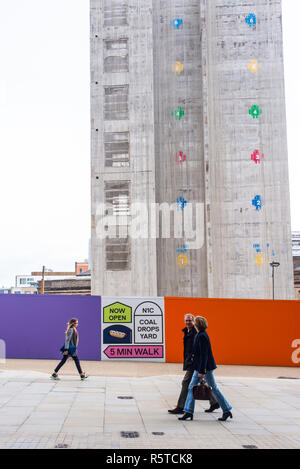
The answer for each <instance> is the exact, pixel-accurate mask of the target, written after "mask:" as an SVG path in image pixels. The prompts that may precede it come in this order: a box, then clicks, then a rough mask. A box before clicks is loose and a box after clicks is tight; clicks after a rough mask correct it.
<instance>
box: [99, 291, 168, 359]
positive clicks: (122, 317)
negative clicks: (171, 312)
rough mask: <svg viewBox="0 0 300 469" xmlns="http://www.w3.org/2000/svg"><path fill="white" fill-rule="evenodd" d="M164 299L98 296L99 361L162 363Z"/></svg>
mask: <svg viewBox="0 0 300 469" xmlns="http://www.w3.org/2000/svg"><path fill="white" fill-rule="evenodd" d="M164 306H165V302H164V298H162V297H155V298H140V297H122V298H118V297H107V296H104V297H103V296H102V297H101V324H102V327H101V360H110V361H112V360H122V361H151V362H165V324H164Z"/></svg>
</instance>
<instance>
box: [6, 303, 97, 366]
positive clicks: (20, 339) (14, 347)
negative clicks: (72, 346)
mask: <svg viewBox="0 0 300 469" xmlns="http://www.w3.org/2000/svg"><path fill="white" fill-rule="evenodd" d="M73 317H75V318H78V320H79V326H78V333H79V344H78V357H79V358H80V359H81V360H100V357H101V343H100V340H101V330H100V328H101V297H100V296H75V295H74V296H67V295H53V296H52V295H51V296H50V295H0V320H1V322H0V339H2V340H4V341H5V343H6V358H32V359H60V358H61V353H60V351H59V349H60V347H61V346H62V345H63V343H64V339H65V334H64V332H65V330H66V327H67V322H68V321H69V319H71V318H73Z"/></svg>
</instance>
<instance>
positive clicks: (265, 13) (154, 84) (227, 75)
mask: <svg viewBox="0 0 300 469" xmlns="http://www.w3.org/2000/svg"><path fill="white" fill-rule="evenodd" d="M126 3H127V4H128V9H127V13H126V14H127V18H128V22H127V24H122V23H124V22H123V20H122V18H123V17H122V15H124V14H125V13H124V12H125V10H126ZM110 4H111V5H118V6H119V12H120V24H119V25H118V26H108V24H109V20H108V19H107V18H108V17H109V14H110V13H109V8H110V7H109V5H110ZM107 5H108V7H107ZM104 7H105V9H104ZM251 14H252V15H255V17H254V16H253V18H255V20H256V22H257V23H256V25H255V27H254V23H250V22H248V23H247V22H246V21H245V19H246V18H247V17H248V15H251ZM176 18H177V19H179V20H182V25H181V27H179V25H178V24H177V25H176V24H175V23H174V20H175V19H176ZM250 18H251V17H249V19H250ZM104 24H106V26H104ZM96 36H97V37H96ZM119 38H123V39H126V38H128V45H129V60H128V64H129V71H128V72H126V71H123V72H120V73H104V70H103V60H104V47H103V41H104V40H105V39H111V40H113V39H119ZM91 47H92V50H91V81H92V85H91V90H92V91H91V93H92V95H91V101H92V110H91V114H92V129H91V132H92V259H93V273H92V293H93V294H104V295H156V294H158V295H162V296H163V295H173V296H195V297H202V296H203V297H206V296H208V297H216V298H218V297H224V298H271V295H272V280H271V273H272V270H271V267H270V265H269V263H270V262H271V261H272V260H276V261H279V262H280V264H281V265H280V267H279V268H278V269H277V270H276V289H275V296H276V298H281V299H292V298H293V270H292V254H291V230H290V210H289V181H288V161H287V139H286V118H285V97H284V76H283V72H284V70H283V53H282V47H283V46H282V24H281V1H280V0H226V1H225V0H189V1H187V0H185V1H183V0H143V1H142V0H128V1H127V0H118V1H114V2H108V1H107V0H91ZM106 54H107V52H106ZM105 57H106V55H105ZM111 60H112V62H113V63H115V62H114V60H115V59H111ZM176 62H178V63H177V69H176V68H174V66H175V64H176ZM172 66H173V69H172ZM181 66H183V68H180V67H181ZM122 67H125V68H126V59H122ZM178 67H179V68H178ZM254 72H255V73H254ZM96 82H97V84H96ZM124 84H127V85H128V86H129V101H128V104H129V118H128V119H127V120H126V119H121V120H108V119H106V120H104V119H103V115H104V111H105V109H106V108H105V103H104V87H105V86H112V85H124ZM254 105H256V106H258V108H259V110H261V111H262V114H261V115H259V117H258V118H255V119H254V118H253V117H252V115H251V114H249V110H250V109H251V108H252V106H254ZM178 107H181V108H182V109H183V110H184V116H183V117H182V118H181V119H180V120H179V119H177V120H176V119H175V116H174V114H173V115H172V112H174V111H175V110H176V109H177V108H178ZM105 112H106V111H105ZM120 115H121V114H120ZM96 129H98V131H96ZM126 131H128V132H129V133H130V166H127V167H122V168H111V167H106V166H105V164H104V159H105V158H104V141H103V135H104V133H105V132H126ZM255 151H259V152H260V153H259V154H260V155H264V157H263V159H262V160H261V161H260V163H259V164H256V162H255V161H253V159H251V155H254V154H255V153H254V152H255ZM179 152H182V155H184V158H185V160H184V161H181V162H179V161H178V160H177V161H176V154H177V155H178V154H179ZM117 180H120V181H129V182H130V200H131V202H134V201H139V202H143V201H145V202H146V204H148V205H149V204H150V203H152V202H154V201H155V202H157V203H163V202H167V203H169V204H172V203H173V204H175V207H176V201H177V198H179V197H182V198H184V200H185V201H186V202H187V203H188V204H189V203H191V202H200V203H203V204H204V207H205V226H204V231H205V238H204V245H203V247H202V248H200V249H196V250H195V249H190V247H189V243H188V241H186V239H184V238H181V239H159V240H158V241H157V242H156V241H155V240H153V239H149V240H137V241H135V240H134V241H131V250H130V265H131V267H130V269H129V270H127V271H119V272H112V271H107V270H106V269H105V243H104V242H103V241H101V240H97V237H96V225H97V217H96V212H97V204H98V203H99V202H101V201H103V200H104V186H105V183H106V182H107V181H117ZM256 196H259V197H260V198H261V201H262V204H263V205H262V208H261V209H260V210H256V207H255V206H254V205H253V204H252V201H254V200H255V197H256ZM175 210H176V208H175ZM182 245H185V247H184V249H185V250H186V252H185V253H184V254H183V253H180V252H178V251H180V248H181V247H182ZM180 254H183V259H184V262H186V265H184V266H182V265H181V266H180V265H179V256H180Z"/></svg>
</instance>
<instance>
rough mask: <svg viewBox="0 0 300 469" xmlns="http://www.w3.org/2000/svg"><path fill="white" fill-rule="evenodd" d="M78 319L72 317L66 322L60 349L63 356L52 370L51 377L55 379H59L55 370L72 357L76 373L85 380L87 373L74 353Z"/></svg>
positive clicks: (76, 343) (76, 341) (76, 342)
mask: <svg viewBox="0 0 300 469" xmlns="http://www.w3.org/2000/svg"><path fill="white" fill-rule="evenodd" d="M77 327H78V319H76V318H72V319H70V321H69V322H68V323H67V330H66V332H65V334H66V339H65V343H64V345H63V346H62V347H61V349H60V351H61V352H62V353H63V358H62V360H61V361H60V362H59V364H58V365H57V367H56V368H55V370H54V373H52V375H51V378H52V379H55V380H59V377H58V375H57V372H58V371H59V370H60V368H61V367H62V366H63V365H64V364H65V363H66V361H67V360H68V358H70V357H72V358H73V360H74V362H75V365H76V368H77V370H78V373H79V375H80V378H81V380H82V381H83V380H85V379H86V378H87V375H86V374H85V373H83V371H82V369H81V366H80V362H79V359H78V357H77V354H76V350H77V345H78V340H79V338H78V331H77V329H76V328H77Z"/></svg>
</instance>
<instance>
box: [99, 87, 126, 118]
mask: <svg viewBox="0 0 300 469" xmlns="http://www.w3.org/2000/svg"><path fill="white" fill-rule="evenodd" d="M128 88H129V87H128V85H121V86H108V87H105V88H104V94H105V96H104V119H105V120H122V119H128V118H129V112H128Z"/></svg>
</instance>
